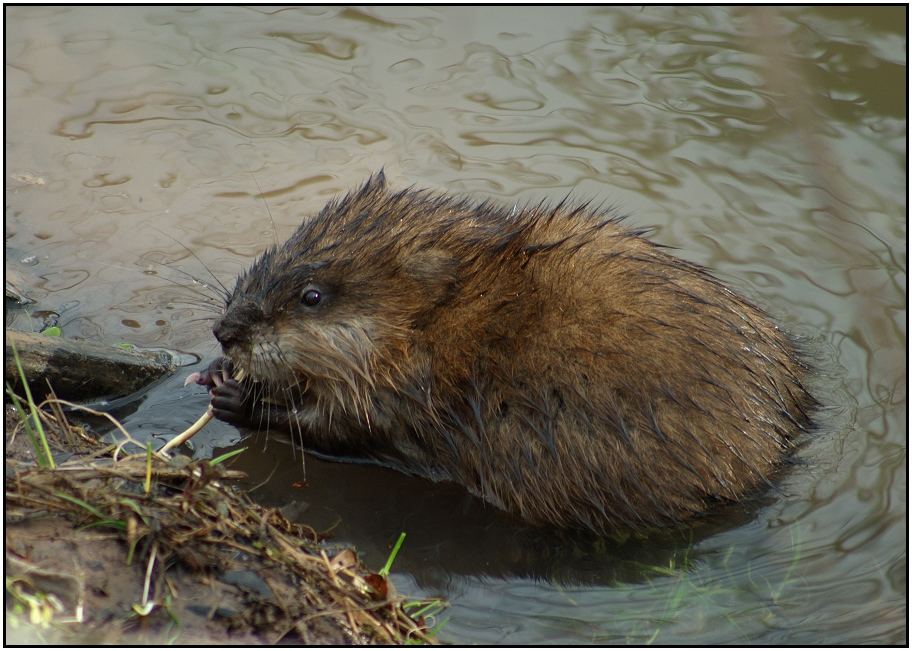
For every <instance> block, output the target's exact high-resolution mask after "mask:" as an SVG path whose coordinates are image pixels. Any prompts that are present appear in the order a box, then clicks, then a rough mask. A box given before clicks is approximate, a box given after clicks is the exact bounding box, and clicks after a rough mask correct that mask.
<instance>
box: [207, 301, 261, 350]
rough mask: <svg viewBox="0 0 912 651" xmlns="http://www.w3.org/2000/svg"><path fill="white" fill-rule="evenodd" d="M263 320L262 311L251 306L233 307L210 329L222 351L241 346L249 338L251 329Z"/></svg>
mask: <svg viewBox="0 0 912 651" xmlns="http://www.w3.org/2000/svg"><path fill="white" fill-rule="evenodd" d="M262 319H263V312H262V310H261V309H260V308H259V307H258V306H256V305H253V304H244V305H238V306H233V307H230V308H229V309H228V311H227V312H225V315H224V316H223V317H222V318H221V319H219V320H218V323H216V324H215V326H214V327H213V328H212V334H214V335H215V338H216V339H218V342H219V343H220V344H221V345H222V350H224V351H225V352H228V349H229V348H232V347H233V346H236V345H238V344H242V343H243V342H245V341H247V340H248V339H249V338H250V329H251V327H252V326H253V325H254V324H256V323H258V322H260V321H261V320H262Z"/></svg>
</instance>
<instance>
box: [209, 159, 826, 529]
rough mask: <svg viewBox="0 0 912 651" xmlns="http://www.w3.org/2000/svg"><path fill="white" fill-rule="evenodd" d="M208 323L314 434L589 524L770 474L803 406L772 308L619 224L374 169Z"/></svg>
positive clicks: (518, 510) (652, 523)
mask: <svg viewBox="0 0 912 651" xmlns="http://www.w3.org/2000/svg"><path fill="white" fill-rule="evenodd" d="M308 287H316V288H317V289H319V291H321V292H322V294H323V300H322V301H321V302H320V304H319V305H317V306H315V307H310V306H307V305H305V304H304V303H302V300H301V297H302V291H304V290H305V289H306V288H308ZM216 333H217V335H218V336H219V338H220V340H221V341H222V343H223V346H224V348H225V352H226V355H227V356H228V357H229V358H230V359H231V360H232V361H233V362H234V363H235V364H236V365H237V366H240V367H242V368H244V369H245V370H246V371H247V372H248V373H249V374H250V376H251V377H252V378H254V379H255V380H256V381H255V382H253V383H251V384H250V387H252V390H253V391H254V394H255V395H256V396H257V397H258V398H259V397H264V396H270V397H271V398H272V399H274V400H279V401H280V402H282V403H284V404H285V405H286V406H287V407H288V408H289V409H293V410H294V411H293V412H289V413H291V414H292V415H291V417H289V418H288V419H287V420H281V419H279V420H277V421H276V422H277V423H278V424H279V427H282V428H284V429H288V430H290V431H292V432H293V433H295V434H297V435H299V436H300V437H301V438H302V439H303V442H304V444H305V445H306V446H307V447H310V448H313V449H316V450H321V451H324V452H328V453H340V454H357V455H360V456H365V457H369V458H372V459H374V460H376V461H379V462H382V463H387V464H390V465H393V466H396V467H399V468H401V469H404V470H407V471H409V472H414V473H416V474H422V475H425V476H428V477H431V478H433V479H438V480H439V479H450V480H453V481H456V482H459V483H461V484H463V485H464V486H465V487H466V488H467V489H468V490H470V491H471V492H472V493H474V494H476V495H479V496H480V497H482V498H483V499H485V500H487V501H488V502H490V503H492V504H495V505H497V506H499V507H501V508H503V509H506V510H508V511H511V512H513V513H515V514H517V515H519V516H521V517H522V518H524V519H526V520H528V521H531V522H535V523H548V524H553V525H559V526H566V527H582V528H588V529H591V530H594V531H597V532H605V531H610V530H613V529H616V528H625V529H647V528H651V527H657V526H666V525H669V524H674V523H678V522H681V521H683V520H685V519H687V518H689V517H691V516H693V515H695V514H699V513H702V512H704V511H706V510H707V509H708V508H709V507H710V506H711V505H712V504H713V503H714V502H717V501H719V500H722V501H733V500H738V499H740V498H742V497H743V496H744V495H745V494H747V493H749V492H751V491H753V490H755V489H757V488H758V487H759V486H762V485H764V484H765V483H767V480H768V478H769V477H770V475H771V473H772V472H773V471H774V470H775V468H776V467H777V465H778V464H779V462H780V461H781V460H782V459H783V457H784V455H785V454H786V453H787V451H788V450H789V448H790V447H791V446H792V445H793V440H794V437H795V435H796V433H797V432H799V431H800V430H803V429H805V428H807V427H808V425H809V419H808V416H807V411H808V409H809V408H810V406H811V405H812V404H813V400H812V399H811V397H810V396H809V394H808V393H807V391H806V390H805V388H804V387H803V384H802V378H803V375H804V373H805V371H806V368H805V366H804V365H803V364H802V362H801V361H800V359H799V357H798V355H797V354H796V352H795V349H794V348H793V345H792V343H791V342H790V340H789V338H788V337H787V336H786V335H785V334H784V333H783V332H781V331H780V330H779V329H778V328H777V327H776V326H775V325H773V323H771V321H770V320H769V319H768V318H767V316H766V315H765V314H764V313H763V312H762V311H760V310H759V309H758V308H756V307H754V306H752V305H751V304H750V303H748V302H747V301H745V300H744V299H742V298H740V297H739V296H738V295H736V294H735V293H733V292H732V291H730V290H729V289H728V288H726V287H725V286H724V285H723V284H721V283H720V282H719V281H717V280H716V279H715V278H713V277H712V276H711V275H709V274H708V273H707V272H706V271H705V270H704V269H703V268H701V267H699V266H697V265H694V264H691V263H688V262H685V261H683V260H681V259H678V258H675V257H672V256H670V255H668V254H667V253H665V252H664V251H663V250H662V249H661V248H660V247H659V246H658V245H656V244H653V243H651V242H650V241H648V240H646V239H644V238H643V237H642V233H641V232H638V231H636V230H633V229H631V228H629V227H627V226H624V225H623V224H622V223H620V220H619V219H617V218H615V217H612V216H611V215H608V214H603V213H599V212H597V211H592V210H590V209H589V208H588V207H587V206H586V205H571V204H570V203H569V202H566V201H565V202H561V203H560V204H559V205H557V206H547V205H545V204H539V205H533V206H528V207H524V208H513V209H509V208H503V207H500V206H497V205H494V204H491V203H488V202H484V203H480V204H479V203H475V202H472V201H469V200H466V199H456V198H453V197H451V196H449V195H446V194H435V193H432V192H429V191H424V190H411V189H410V190H405V191H401V192H391V191H390V190H388V189H387V188H386V185H385V181H384V178H383V175H382V173H381V174H379V175H377V176H374V177H372V178H371V179H370V180H369V181H368V182H367V183H366V184H365V185H364V186H363V187H362V188H360V189H359V190H357V191H355V192H353V193H351V194H349V195H347V196H345V197H344V198H342V199H339V200H335V201H332V202H330V203H329V204H328V205H327V206H326V207H325V208H324V209H323V210H322V211H321V212H320V213H319V214H318V215H316V216H312V217H310V218H308V219H306V220H305V221H304V223H303V224H302V225H301V226H300V227H299V229H298V230H297V232H295V233H294V235H292V237H291V238H290V239H289V240H288V241H287V242H286V243H285V244H283V245H281V246H279V247H273V248H272V249H271V250H269V251H267V252H266V253H264V254H263V255H262V256H261V257H260V258H259V259H258V260H257V261H256V262H255V263H254V265H253V266H252V267H251V269H250V270H249V271H248V272H247V273H246V274H245V275H243V276H242V277H241V278H240V279H239V280H238V283H237V286H236V288H235V290H234V293H233V295H232V296H231V298H230V300H229V302H228V305H227V308H226V313H225V315H224V317H223V318H222V320H221V321H220V323H219V324H218V325H217V326H216ZM259 418H260V419H261V420H262V418H263V416H262V414H261V415H260V416H259ZM267 424H268V423H265V422H264V423H260V425H262V426H266V425H267ZM273 424H275V423H273Z"/></svg>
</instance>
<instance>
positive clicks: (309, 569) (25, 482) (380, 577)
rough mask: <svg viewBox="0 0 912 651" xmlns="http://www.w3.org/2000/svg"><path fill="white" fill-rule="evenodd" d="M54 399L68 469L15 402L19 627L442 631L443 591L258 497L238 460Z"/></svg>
mask: <svg viewBox="0 0 912 651" xmlns="http://www.w3.org/2000/svg"><path fill="white" fill-rule="evenodd" d="M54 411H56V412H57V413H56V414H54V413H51V406H49V407H47V408H46V409H45V410H44V413H43V415H42V417H41V421H42V423H43V427H44V430H45V432H46V435H47V437H48V438H49V448H50V449H51V451H52V457H53V459H54V461H53V465H54V467H53V468H50V467H39V466H38V465H36V463H35V461H34V453H33V451H32V450H31V449H30V446H29V443H28V440H27V439H28V433H27V432H26V431H25V428H24V427H23V425H22V420H21V419H20V418H19V415H18V414H16V413H14V410H13V409H11V408H8V409H7V411H6V414H5V425H6V427H5V432H6V440H5V444H6V449H7V456H6V467H5V471H6V472H5V482H4V488H5V496H6V497H5V499H6V510H5V527H6V537H5V538H6V539H5V545H6V547H5V556H6V568H7V569H6V576H5V578H6V585H7V595H6V603H7V613H6V633H7V639H8V640H10V641H11V642H14V643H35V642H41V643H58V644H148V643H170V644H175V643H176V644H191V643H210V644H213V643H214V644H225V643H231V644H277V643H283V644H285V643H291V644H337V645H342V644H344V645H351V644H403V643H407V642H419V643H429V642H432V637H433V636H432V635H431V634H429V632H428V628H430V626H431V625H432V624H433V618H431V617H427V615H429V614H430V613H433V612H438V611H439V610H440V608H441V607H442V604H441V603H440V602H436V603H434V602H422V603H417V602H407V601H406V600H405V599H404V598H403V597H402V596H400V595H399V594H398V593H397V592H396V590H395V588H394V587H393V585H392V584H391V583H390V582H389V580H388V578H387V577H386V575H385V573H382V572H381V573H377V572H372V571H370V570H369V569H368V568H365V567H364V566H363V565H362V564H361V563H360V561H359V560H358V557H357V554H356V552H355V551H354V550H352V549H350V548H346V547H341V546H338V545H334V544H332V542H331V541H328V540H326V537H325V536H324V535H321V534H320V533H318V532H316V531H314V530H313V529H310V528H308V527H306V526H302V525H299V524H294V523H292V522H290V521H288V520H287V519H286V518H285V517H284V516H283V515H282V514H281V513H280V512H279V511H278V510H276V509H267V508H263V507H261V506H259V505H257V504H254V503H253V502H252V501H251V500H250V499H249V498H248V497H247V496H246V495H245V494H244V493H242V492H241V491H239V490H237V489H236V488H233V487H232V481H234V480H236V479H238V478H239V477H241V476H242V475H243V473H239V472H237V471H232V470H231V469H230V467H229V466H230V464H231V461H230V459H227V460H224V461H221V462H217V463H216V462H211V461H204V460H196V461H193V460H190V459H189V458H186V457H180V456H177V457H174V458H172V459H164V458H159V457H157V456H155V455H151V454H146V453H143V452H140V453H139V454H136V453H135V452H136V451H137V449H138V448H137V447H136V446H135V444H134V443H130V442H127V440H126V439H123V440H121V441H120V443H119V444H111V445H104V444H101V443H99V442H97V441H96V440H95V438H94V437H93V436H91V435H90V434H87V433H86V432H85V431H84V430H83V429H82V428H78V427H73V426H71V425H68V424H67V423H66V422H65V418H64V416H63V414H62V412H60V411H59V410H57V409H56V408H54ZM131 452H132V453H131ZM48 463H51V462H48ZM409 613H411V615H413V616H414V618H413V617H412V616H410V615H409ZM422 616H424V617H422Z"/></svg>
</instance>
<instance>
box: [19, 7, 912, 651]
mask: <svg viewBox="0 0 912 651" xmlns="http://www.w3.org/2000/svg"><path fill="white" fill-rule="evenodd" d="M6 14H7V15H6V18H7V21H6V75H7V77H6V100H7V102H6V109H7V114H6V162H7V168H6V179H5V181H6V246H7V254H8V255H10V256H12V257H14V258H16V259H22V258H27V257H28V256H37V261H38V263H37V264H36V265H35V266H34V267H32V268H31V269H32V271H34V272H35V273H36V274H38V275H39V276H40V278H41V281H40V286H39V287H38V288H37V289H36V292H37V294H38V295H39V298H40V299H41V302H42V305H43V306H48V307H51V308H52V309H56V310H58V311H60V312H61V318H60V322H61V324H62V325H63V329H64V332H65V333H66V334H69V335H71V336H82V337H89V338H98V339H103V340H106V341H112V340H121V341H129V342H133V343H136V344H139V345H144V346H167V347H169V348H173V349H179V350H182V351H186V352H190V353H195V354H196V355H199V356H201V357H204V358H210V357H212V356H213V355H215V354H216V347H215V344H214V341H213V339H212V337H211V334H210V333H209V330H208V325H207V323H206V322H205V321H199V320H197V319H200V318H202V317H207V316H209V315H210V312H209V311H207V310H206V309H204V306H203V305H201V304H200V303H201V300H202V297H203V296H204V295H205V294H204V291H203V290H201V289H199V288H197V289H195V290H188V289H186V288H182V287H180V286H179V285H181V284H187V283H188V282H189V281H188V279H187V278H186V277H185V276H182V275H181V273H180V272H177V271H175V270H177V269H180V270H183V271H186V272H187V273H191V274H193V275H195V276H197V277H198V278H200V279H202V280H204V281H207V282H209V281H210V278H209V277H208V274H207V273H206V272H205V271H204V270H203V267H202V264H201V263H200V261H202V262H204V263H205V264H206V265H207V266H208V267H209V268H210V269H212V270H213V271H214V272H215V274H216V275H218V276H219V277H220V278H221V279H222V280H223V282H227V281H228V280H229V279H231V278H232V277H233V276H234V274H235V273H237V271H238V270H240V269H241V268H242V267H243V266H245V265H246V264H247V263H248V262H249V261H250V259H251V258H252V257H253V256H254V255H255V254H256V253H257V252H258V251H259V250H261V249H262V248H263V247H264V246H265V245H266V244H268V243H271V242H272V240H273V238H274V236H275V235H274V227H273V221H274V223H275V231H277V232H278V237H279V238H283V237H285V236H286V235H288V234H289V233H290V232H291V231H292V230H293V228H294V227H295V225H296V224H297V223H298V221H299V219H300V216H301V215H302V214H303V213H305V212H308V211H312V210H314V209H316V208H318V207H319V206H321V205H322V204H323V203H324V202H325V201H326V199H327V198H328V197H330V196H332V195H333V194H336V193H337V192H340V191H342V190H345V189H348V188H350V187H352V186H353V185H354V184H356V183H358V182H360V181H362V180H363V179H364V178H365V177H366V176H367V175H368V174H369V173H370V172H372V171H375V170H377V169H378V168H380V167H381V166H384V167H385V168H386V171H387V174H388V177H389V178H390V179H391V180H392V182H393V183H395V184H401V185H406V184H412V183H414V184H418V185H425V186H431V187H435V188H444V189H447V190H450V191H456V192H462V193H468V194H470V195H472V196H476V197H494V198H498V199H501V200H503V201H509V202H513V201H516V200H517V199H533V198H534V199H538V198H542V197H550V198H558V197H561V196H563V195H564V194H565V193H566V192H567V191H568V190H570V189H573V190H574V192H576V193H577V195H581V196H587V197H590V196H591V197H599V198H606V199H608V200H609V201H611V202H613V203H614V204H616V205H618V206H620V207H621V209H622V210H623V211H624V212H627V213H629V214H631V215H632V219H633V221H634V223H636V224H639V225H655V226H656V235H655V237H656V239H657V240H658V241H660V242H662V243H664V244H669V245H673V246H677V247H680V249H681V254H682V255H683V256H684V257H686V258H688V259H690V260H692V261H695V262H698V263H702V264H707V265H709V266H712V267H714V268H715V269H716V270H718V272H719V275H721V276H722V277H723V278H724V279H725V280H726V281H728V282H730V283H731V284H733V285H735V286H736V287H738V288H739V289H740V290H741V291H743V292H744V293H746V294H747V295H748V296H750V297H751V298H752V299H754V300H755V301H757V302H759V303H761V304H762V305H764V306H765V307H767V308H768V309H769V310H770V311H771V312H772V313H773V314H775V315H776V316H777V318H779V319H780V320H781V321H782V323H783V324H784V325H785V326H786V327H788V328H789V329H791V330H793V331H795V332H797V333H799V334H801V335H803V336H805V337H807V338H808V339H809V341H810V345H811V347H812V348H813V350H814V352H815V354H816V355H817V356H818V357H819V358H820V360H821V365H822V367H823V371H824V372H823V373H822V374H821V378H820V379H819V382H818V385H819V386H818V387H817V390H818V393H819V395H820V396H821V398H822V399H823V401H824V402H825V403H826V404H827V405H828V407H827V409H826V410H825V412H824V414H823V416H822V421H823V425H824V431H823V432H822V433H821V434H819V435H817V436H814V437H812V438H811V439H810V440H809V441H808V442H807V444H806V446H805V447H804V448H803V449H802V451H801V453H800V455H799V458H800V460H801V461H802V462H803V465H801V466H799V467H797V468H795V469H793V470H792V471H791V472H789V473H788V475H787V476H786V478H785V479H784V480H783V481H782V483H781V486H780V491H779V492H777V493H775V494H772V495H769V496H766V498H765V499H764V500H763V501H762V502H760V503H757V504H754V505H750V507H749V508H743V509H739V510H738V511H737V512H730V513H726V514H721V515H720V516H719V517H718V518H716V519H714V520H713V521H712V522H707V523H704V524H703V525H701V526H700V527H699V528H698V529H697V530H695V531H694V532H693V534H692V535H691V536H689V537H688V539H687V540H678V539H676V538H674V537H669V539H668V540H655V541H647V542H642V541H641V542H637V543H629V544H627V545H608V544H605V543H604V542H602V541H594V540H587V539H585V538H579V537H577V538H575V537H571V536H566V535H558V534H554V533H553V532H550V533H549V532H542V531H535V530H530V529H527V528H524V527H522V526H518V525H517V524H516V523H515V522H513V521H512V520H510V519H509V518H508V517H506V516H503V515H501V514H497V513H494V512H492V510H491V509H489V508H484V507H483V506H482V505H481V504H480V503H479V502H478V501H476V500H474V499H472V498H470V497H467V496H466V495H465V494H464V493H463V492H462V491H461V490H459V489H458V488H456V487H453V486H446V485H432V484H430V483H428V482H425V481H422V480H418V479H414V478H408V477H404V476H402V475H399V474H397V473H394V472H391V471H388V470H384V469H379V468H372V467H361V466H353V465H342V464H332V463H327V462H322V461H318V460H313V459H310V458H308V460H307V463H306V468H307V480H308V483H307V485H306V486H305V487H303V488H296V487H295V486H294V484H295V482H298V481H299V480H300V479H301V473H302V471H301V459H300V456H297V457H296V458H293V456H292V454H291V453H290V451H289V449H288V448H287V447H286V446H285V445H284V444H282V443H281V442H270V444H269V447H268V448H266V450H265V452H264V451H263V446H262V444H261V443H260V442H256V443H254V444H252V446H251V448H250V450H249V451H248V452H247V453H245V454H244V455H242V459H241V462H240V465H241V466H242V467H244V468H245V469H247V470H248V471H249V472H250V473H251V475H252V477H253V480H252V483H255V484H256V483H262V482H264V481H266V480H267V478H268V481H266V483H265V484H264V485H263V486H262V487H261V488H260V489H258V491H257V495H258V496H259V498H260V499H262V500H263V501H264V502H267V503H270V504H280V505H284V506H286V507H287V509H288V511H289V512H291V513H296V512H297V513H302V514H303V515H302V517H303V518H306V519H308V520H313V521H316V522H317V523H318V524H326V525H328V524H331V523H333V522H337V521H338V522H339V525H338V528H337V533H338V536H339V537H340V538H341V539H343V540H349V541H351V542H353V543H355V544H356V545H357V546H358V547H359V548H360V549H361V551H362V553H363V554H364V556H365V558H366V560H367V562H368V563H369V564H373V565H375V566H377V567H379V566H380V565H381V564H382V563H383V561H384V560H385V557H386V554H387V549H388V545H389V544H390V543H391V542H392V541H393V540H394V539H395V537H396V535H397V534H398V532H399V531H406V532H407V533H408V538H407V539H406V544H405V546H404V548H403V550H402V552H401V553H400V556H399V558H398V559H397V562H396V565H395V566H394V567H395V569H397V570H398V574H397V575H396V582H397V586H398V587H399V589H400V590H402V591H405V592H411V593H430V594H442V595H444V596H446V597H447V598H448V599H450V600H451V602H452V604H453V605H452V607H451V608H450V610H449V611H448V614H449V617H450V619H449V621H448V623H447V624H446V626H445V627H444V628H443V631H442V636H443V638H444V639H445V640H448V641H453V642H466V643H496V642H509V643H517V644H522V643H550V644H573V643H587V642H595V643H625V642H632V643H645V642H654V643H684V644H718V643H735V642H740V643H749V644H838V643H843V644H852V643H855V644H858V643H862V644H873V643H901V642H904V641H905V640H906V636H907V632H906V612H907V602H906V594H907V578H908V572H907V547H906V545H907V538H906V529H907V503H906V498H907V481H908V477H907V449H906V436H905V435H906V431H907V418H906V415H907V390H908V387H907V375H906V359H907V349H906V334H907V332H906V328H907V300H906V297H907V294H906V292H907V257H906V250H907V230H906V222H905V214H906V180H907V169H906V133H907V124H906V111H905V108H906V107H905V98H906V92H907V89H906V59H905V51H906V38H907V36H906V32H905V25H906V16H905V8H904V7H893V8H863V9H859V8H854V9H852V8H822V7H821V8H813V9H786V8H780V9H775V8H767V9H749V8H743V9H741V8H739V9H724V8H713V7H699V8H667V7H650V8H645V9H640V8H634V7H626V8H599V7H588V8H550V9H549V8H522V9H511V8H480V7H474V8H473V7H468V8H458V9H452V8H451V9H445V8H441V9H430V8H420V7H400V8H392V9H384V8H372V9H366V10H357V9H340V8H330V9H322V8H316V7H303V8H295V9H285V10H273V9H266V8H261V9H248V8H241V7H234V8H191V7H188V8H180V9H174V8H166V7H147V8H129V9H126V8H116V7H97V8H82V9H60V8H52V7H34V8H22V7H19V8H14V9H7V10H6ZM267 209H268V212H269V213H271V215H272V219H270V216H269V214H267ZM185 247H186V248H185ZM187 249H189V250H190V251H192V255H191V254H190V253H189V252H188V250H187ZM197 258H198V260H197ZM161 263H166V264H167V266H162V264H161ZM204 405H205V397H204V396H203V395H202V392H201V391H196V390H194V391H191V390H185V389H182V388H181V387H180V378H174V379H172V380H170V381H168V382H165V383H163V384H161V385H159V386H158V387H156V388H155V389H154V390H153V391H151V392H150V393H149V395H148V397H147V399H146V400H145V401H144V402H143V403H142V404H140V405H139V406H138V409H137V411H135V412H134V413H132V414H131V415H128V416H127V422H128V425H129V426H130V427H132V428H133V429H134V430H136V431H137V433H139V434H141V435H151V434H156V435H162V434H163V433H167V434H170V433H172V432H174V431H177V430H179V429H181V428H182V427H183V426H184V425H185V424H186V423H187V422H189V421H190V420H191V419H192V418H193V417H194V416H195V415H196V414H197V413H199V412H201V411H202V409H203V407H204ZM236 439H237V432H236V431H235V430H232V429H231V428H229V427H227V426H222V425H220V424H216V425H214V426H213V427H212V428H211V429H210V430H208V431H207V432H206V433H205V436H201V437H200V440H199V441H198V445H199V451H200V453H201V454H209V453H210V452H211V451H212V450H213V449H214V448H222V447H225V446H229V445H231V444H232V443H233V442H235V441H236Z"/></svg>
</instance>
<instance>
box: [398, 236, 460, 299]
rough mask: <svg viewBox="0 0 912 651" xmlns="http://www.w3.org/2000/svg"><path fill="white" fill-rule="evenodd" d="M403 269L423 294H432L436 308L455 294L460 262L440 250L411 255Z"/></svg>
mask: <svg viewBox="0 0 912 651" xmlns="http://www.w3.org/2000/svg"><path fill="white" fill-rule="evenodd" d="M403 269H404V270H405V272H406V274H408V275H409V276H411V277H412V279H414V281H415V282H416V283H417V284H418V286H419V287H420V288H421V291H423V292H429V293H430V294H431V300H432V302H433V304H434V306H435V307H436V306H438V305H441V304H443V303H446V302H447V301H448V300H449V299H450V298H451V297H452V296H453V295H454V294H455V293H456V289H457V282H458V272H459V261H458V260H457V259H456V258H455V257H454V256H453V255H451V254H450V253H447V252H446V251H442V250H440V249H426V250H424V251H418V252H416V253H413V254H411V255H410V256H409V257H408V259H406V261H405V264H404V265H403Z"/></svg>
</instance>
